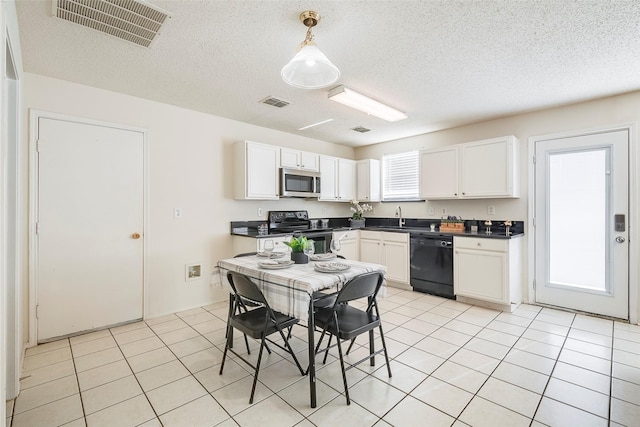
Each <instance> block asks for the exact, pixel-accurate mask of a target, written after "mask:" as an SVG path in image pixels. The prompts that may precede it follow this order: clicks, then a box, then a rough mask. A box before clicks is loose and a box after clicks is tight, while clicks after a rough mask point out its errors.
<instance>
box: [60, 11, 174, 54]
mask: <svg viewBox="0 0 640 427" xmlns="http://www.w3.org/2000/svg"><path fill="white" fill-rule="evenodd" d="M53 7H54V14H55V16H56V17H58V18H61V19H64V20H67V21H71V22H74V23H76V24H80V25H83V26H85V27H89V28H92V29H94V30H97V31H101V32H103V33H106V34H109V35H111V36H114V37H118V38H119V39H123V40H126V41H128V42H131V43H135V44H137V45H140V46H144V47H149V46H150V45H151V43H152V42H153V40H154V39H155V37H156V36H157V35H158V32H159V31H160V28H161V27H162V24H163V23H164V22H165V21H166V20H167V18H168V17H169V15H168V14H167V13H166V12H164V11H162V10H160V9H157V8H155V7H152V6H150V5H147V4H145V3H143V2H140V1H135V0H53Z"/></svg>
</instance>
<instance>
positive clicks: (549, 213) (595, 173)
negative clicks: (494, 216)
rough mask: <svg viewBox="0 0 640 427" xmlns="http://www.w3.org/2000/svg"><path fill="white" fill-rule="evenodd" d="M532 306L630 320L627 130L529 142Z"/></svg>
mask: <svg viewBox="0 0 640 427" xmlns="http://www.w3.org/2000/svg"><path fill="white" fill-rule="evenodd" d="M535 156H536V166H535V188H536V190H535V203H536V206H535V218H536V231H535V233H536V235H535V241H536V249H535V255H536V258H535V259H536V261H535V263H536V267H535V275H536V277H535V280H536V281H535V283H536V292H535V294H536V301H537V302H540V303H545V304H550V305H555V306H560V307H566V308H571V309H576V310H582V311H586V312H590V313H597V314H602V315H607V316H613V317H618V318H622V319H628V318H629V279H628V276H629V274H628V270H629V264H628V263H629V246H628V240H629V233H628V229H629V224H628V218H629V206H628V197H629V196H628V179H629V178H628V177H629V166H628V158H629V133H628V131H627V130H618V131H611V132H602V133H595V134H589V135H583V136H575V137H567V138H559V139H553V140H545V141H537V142H536V143H535Z"/></svg>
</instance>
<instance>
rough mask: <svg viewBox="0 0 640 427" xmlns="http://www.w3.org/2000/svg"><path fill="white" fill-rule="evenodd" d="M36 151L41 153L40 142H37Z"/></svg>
mask: <svg viewBox="0 0 640 427" xmlns="http://www.w3.org/2000/svg"><path fill="white" fill-rule="evenodd" d="M36 151H37V152H40V140H37V141H36Z"/></svg>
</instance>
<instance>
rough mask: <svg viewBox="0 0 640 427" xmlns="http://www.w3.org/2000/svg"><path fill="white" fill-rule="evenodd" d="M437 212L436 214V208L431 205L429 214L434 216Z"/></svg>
mask: <svg viewBox="0 0 640 427" xmlns="http://www.w3.org/2000/svg"><path fill="white" fill-rule="evenodd" d="M435 214H436V208H434V207H430V208H429V210H428V215H431V216H433V215H435Z"/></svg>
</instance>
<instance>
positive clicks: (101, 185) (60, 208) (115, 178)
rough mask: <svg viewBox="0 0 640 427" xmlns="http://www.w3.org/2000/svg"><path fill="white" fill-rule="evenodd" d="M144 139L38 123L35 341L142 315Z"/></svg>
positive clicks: (103, 129) (127, 133)
mask: <svg viewBox="0 0 640 427" xmlns="http://www.w3.org/2000/svg"><path fill="white" fill-rule="evenodd" d="M143 162H144V134H143V133H142V132H137V131H132V130H124V129H117V128H114V127H107V126H99V125H93V124H85V123H75V122H71V121H64V120H57V119H51V118H40V119H39V121H38V219H37V221H38V223H37V270H36V271H37V305H38V306H37V310H36V312H37V338H38V341H39V342H42V341H43V340H47V339H50V338H54V337H59V336H64V335H69V334H75V333H78V332H82V331H88V330H92V329H96V328H102V327H105V326H109V325H113V324H117V323H122V322H127V321H131V320H135V319H140V318H142V314H143V243H142V236H143V235H144V230H143V204H144V203H143V193H144V172H143V171H144V165H143Z"/></svg>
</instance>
